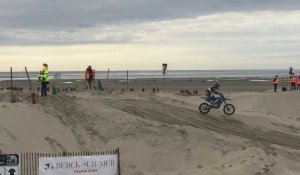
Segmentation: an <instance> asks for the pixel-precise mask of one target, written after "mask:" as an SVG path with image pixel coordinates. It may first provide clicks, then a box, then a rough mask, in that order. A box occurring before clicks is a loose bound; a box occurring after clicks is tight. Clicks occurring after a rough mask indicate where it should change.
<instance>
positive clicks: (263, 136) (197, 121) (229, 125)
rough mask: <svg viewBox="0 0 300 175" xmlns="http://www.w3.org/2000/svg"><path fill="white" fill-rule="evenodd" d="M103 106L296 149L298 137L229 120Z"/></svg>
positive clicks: (150, 106)
mask: <svg viewBox="0 0 300 175" xmlns="http://www.w3.org/2000/svg"><path fill="white" fill-rule="evenodd" d="M104 103H105V104H107V105H110V106H112V107H114V108H116V109H119V110H122V111H124V112H127V113H130V114H132V115H135V116H140V117H142V118H146V119H150V120H156V121H160V122H165V123H169V124H176V125H182V126H193V127H196V128H205V129H209V130H212V131H216V132H219V133H224V134H228V135H236V136H240V137H243V138H246V139H250V140H251V141H253V142H261V143H263V144H277V145H280V146H285V147H289V148H293V149H298V150H299V149H300V137H299V136H296V135H290V134H287V133H283V132H278V131H272V130H270V131H262V130H261V129H257V128H253V127H250V126H247V125H246V124H245V123H242V122H240V121H237V120H235V119H233V118H232V117H215V116H210V115H202V114H200V113H199V112H197V111H192V110H189V109H184V108H179V107H174V106H171V105H167V104H164V103H162V102H159V101H157V100H153V99H150V100H131V99H122V100H106V101H104Z"/></svg>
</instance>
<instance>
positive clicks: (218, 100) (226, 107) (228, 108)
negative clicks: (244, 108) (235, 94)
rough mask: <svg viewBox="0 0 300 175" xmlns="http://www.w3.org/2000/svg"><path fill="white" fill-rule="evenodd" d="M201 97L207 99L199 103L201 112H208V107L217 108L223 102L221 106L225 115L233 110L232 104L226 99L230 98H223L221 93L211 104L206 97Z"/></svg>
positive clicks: (230, 113)
mask: <svg viewBox="0 0 300 175" xmlns="http://www.w3.org/2000/svg"><path fill="white" fill-rule="evenodd" d="M202 98H204V99H205V100H206V101H207V102H204V103H201V104H200V106H199V111H200V112H201V113H202V114H207V113H209V111H210V109H214V108H215V109H219V108H220V107H221V105H222V104H223V103H224V104H225V105H224V107H223V112H224V113H225V114H226V115H232V114H234V112H235V107H234V105H232V104H229V103H227V101H231V99H228V98H225V97H224V96H223V95H221V96H220V97H217V98H216V100H215V101H214V102H213V104H211V103H210V102H209V100H208V99H207V97H202Z"/></svg>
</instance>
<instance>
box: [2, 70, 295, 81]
mask: <svg viewBox="0 0 300 175" xmlns="http://www.w3.org/2000/svg"><path fill="white" fill-rule="evenodd" d="M299 71H300V70H295V72H296V73H297V72H299ZM57 73H59V74H60V77H61V79H83V78H84V72H83V71H61V72H58V71H54V72H51V71H50V72H49V76H50V79H53V78H54V76H55V74H57ZM274 75H279V77H287V76H288V69H277V70H275V69H274V70H168V71H167V74H166V75H165V77H166V78H206V77H207V78H247V77H257V78H268V79H269V78H272V77H274ZM29 76H30V78H31V79H37V76H38V73H37V72H29ZM107 76H108V77H109V79H126V78H127V71H110V72H109V75H108V73H107V71H97V72H96V79H106V78H107ZM128 77H129V79H147V78H154V79H159V78H164V75H163V74H162V71H161V70H150V71H149V70H145V71H128ZM13 78H14V79H18V80H20V79H27V76H26V72H25V71H24V72H14V73H13ZM8 79H10V73H9V72H0V80H8Z"/></svg>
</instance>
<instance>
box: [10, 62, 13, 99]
mask: <svg viewBox="0 0 300 175" xmlns="http://www.w3.org/2000/svg"><path fill="white" fill-rule="evenodd" d="M10 95H11V96H13V74H12V67H11V68H10Z"/></svg>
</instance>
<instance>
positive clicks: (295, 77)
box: [290, 73, 297, 91]
mask: <svg viewBox="0 0 300 175" xmlns="http://www.w3.org/2000/svg"><path fill="white" fill-rule="evenodd" d="M290 82H291V91H292V90H296V82H297V76H296V75H295V73H293V74H292V76H291V77H290Z"/></svg>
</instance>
